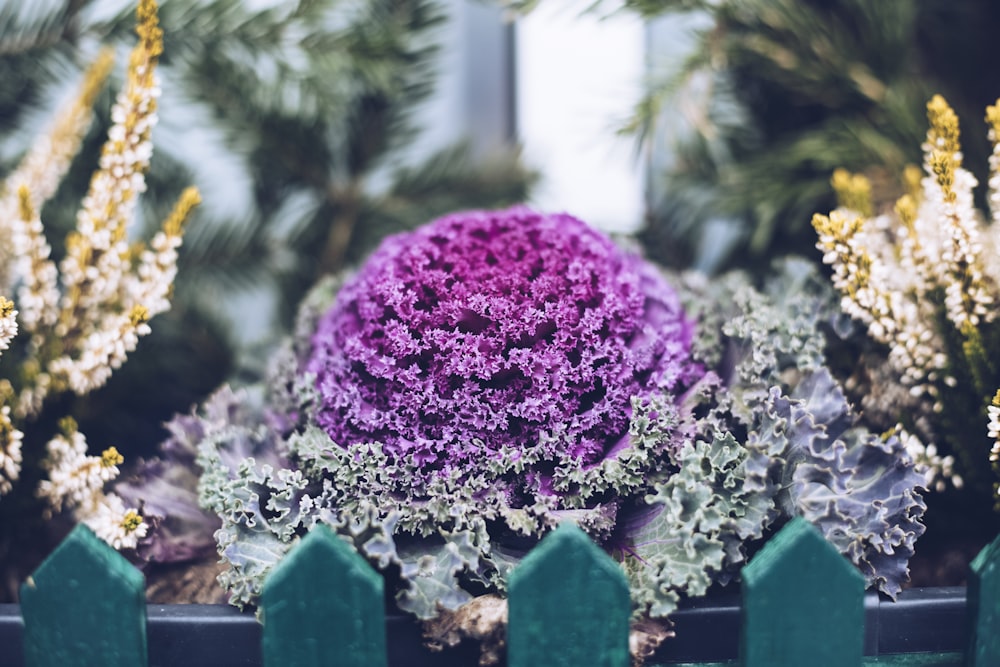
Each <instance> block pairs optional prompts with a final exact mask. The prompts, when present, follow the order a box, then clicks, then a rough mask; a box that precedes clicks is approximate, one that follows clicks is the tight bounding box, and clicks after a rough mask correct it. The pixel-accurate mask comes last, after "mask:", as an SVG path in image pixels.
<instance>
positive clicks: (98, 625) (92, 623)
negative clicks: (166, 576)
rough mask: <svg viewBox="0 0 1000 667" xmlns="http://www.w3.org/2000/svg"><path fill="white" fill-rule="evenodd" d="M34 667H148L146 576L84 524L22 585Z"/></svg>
mask: <svg viewBox="0 0 1000 667" xmlns="http://www.w3.org/2000/svg"><path fill="white" fill-rule="evenodd" d="M21 614H22V617H23V619H24V664H25V666H26V667H57V666H58V667H89V666H91V665H101V666H102V667H119V666H120V667H142V666H144V665H146V664H147V656H146V599H145V578H144V577H143V576H142V573H141V572H139V571H138V570H137V569H136V568H135V567H133V566H132V564H131V563H129V562H128V561H127V560H125V558H124V557H123V556H122V555H121V554H119V553H118V552H117V551H115V550H114V549H112V548H111V547H110V546H108V545H107V544H106V543H105V542H104V541H102V540H101V539H100V538H99V537H97V536H96V535H94V533H93V532H92V531H91V530H90V529H89V528H87V527H86V526H84V525H82V524H80V525H77V526H76V528H74V529H73V531H72V532H71V533H70V534H69V536H68V537H66V539H65V540H63V542H62V543H61V544H60V545H59V546H58V547H57V548H56V550H55V551H53V552H52V553H51V554H50V555H49V557H48V558H46V559H45V561H44V562H43V563H42V564H41V565H40V566H38V569H37V570H35V573H34V574H33V575H32V576H31V577H29V578H28V580H27V581H26V582H25V583H24V584H22V586H21Z"/></svg>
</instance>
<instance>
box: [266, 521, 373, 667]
mask: <svg viewBox="0 0 1000 667" xmlns="http://www.w3.org/2000/svg"><path fill="white" fill-rule="evenodd" d="M382 591H383V582H382V577H381V576H380V575H379V574H378V573H377V572H375V570H373V569H372V567H371V566H370V565H369V564H368V563H367V562H366V561H365V559H364V558H362V557H361V556H360V555H359V554H358V553H357V552H356V551H355V550H354V549H352V548H351V547H350V546H349V545H348V544H347V543H346V542H345V541H344V540H343V539H341V538H340V537H337V535H336V534H334V533H333V531H331V530H330V529H329V528H327V527H326V526H323V525H320V526H317V527H316V528H314V529H313V530H312V531H310V532H309V534H308V535H306V536H305V538H303V539H302V541H301V542H300V543H299V544H298V545H297V546H296V547H295V548H293V549H292V550H291V551H289V553H288V555H287V556H285V557H284V558H283V559H282V560H281V562H280V563H278V565H276V566H275V568H274V570H273V571H272V572H271V574H270V575H269V576H268V578H267V581H265V582H264V590H263V592H262V594H261V598H260V607H261V611H262V614H263V621H264V629H263V638H262V644H261V647H262V652H263V656H264V665H265V666H273V667H277V666H278V665H280V666H282V667H307V666H308V667H316V666H319V665H337V666H338V667H355V666H356V667H378V666H379V665H385V664H386V646H385V600H384V598H383V592H382Z"/></svg>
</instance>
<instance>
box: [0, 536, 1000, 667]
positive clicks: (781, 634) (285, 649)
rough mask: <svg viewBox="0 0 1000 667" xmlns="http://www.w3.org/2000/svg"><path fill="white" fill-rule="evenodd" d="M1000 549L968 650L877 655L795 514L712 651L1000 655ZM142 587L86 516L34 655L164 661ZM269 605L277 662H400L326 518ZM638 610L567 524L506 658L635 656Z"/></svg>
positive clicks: (36, 626) (892, 659)
mask: <svg viewBox="0 0 1000 667" xmlns="http://www.w3.org/2000/svg"><path fill="white" fill-rule="evenodd" d="M998 551H1000V538H998V540H997V541H996V542H994V543H993V544H992V545H990V546H989V547H987V548H986V549H984V550H983V552H982V553H981V554H980V555H979V557H978V558H976V560H975V561H974V563H973V564H972V568H971V569H972V572H971V575H970V583H969V587H968V593H967V612H968V623H969V633H968V636H969V640H968V645H967V649H966V651H965V655H964V656H963V655H962V654H961V653H957V652H952V653H942V654H926V653H924V654H917V653H914V654H898V655H890V656H881V657H874V658H865V657H864V656H863V655H862V654H863V641H864V640H863V637H864V631H865V628H864V626H865V609H864V605H865V603H864V599H865V593H864V581H863V579H862V577H861V575H860V574H859V573H858V572H857V570H855V569H854V568H853V567H852V566H851V565H850V564H849V563H848V562H847V561H846V560H845V559H844V558H843V557H841V555H840V554H839V553H837V552H836V551H835V550H834V549H833V547H832V546H830V545H829V544H828V543H827V542H826V541H825V540H824V539H823V537H822V536H821V535H820V533H819V532H818V531H817V530H816V529H815V528H814V527H813V526H812V525H810V524H809V523H807V522H806V521H804V520H801V519H796V520H794V521H792V522H790V523H789V524H788V525H787V526H785V528H784V529H783V530H782V531H781V532H779V533H778V534H777V535H776V536H775V537H774V538H772V539H771V541H770V542H769V543H768V544H767V545H766V546H765V547H764V548H763V549H762V550H761V551H760V552H759V553H758V554H757V555H756V557H755V558H754V559H753V560H752V561H751V562H750V563H749V564H748V565H747V566H746V567H745V568H744V569H743V573H742V580H743V584H742V586H743V588H742V600H743V601H742V612H741V613H742V621H741V627H742V629H741V637H740V659H739V660H738V661H735V662H730V663H713V664H716V665H721V664H725V665H736V664H740V665H745V666H746V667H764V666H766V667H791V666H795V667H798V666H800V665H820V666H824V667H835V666H838V665H845V666H846V665H850V666H852V667H854V666H858V665H876V664H877V665H911V666H916V665H950V664H954V665H961V664H964V665H975V666H977V667H984V666H987V665H991V666H993V667H996V666H997V665H1000V606H998V601H1000V576H998V569H1000V557H998ZM143 589H144V587H143V577H142V575H141V574H140V573H139V572H138V571H137V570H136V569H135V568H133V567H132V566H131V565H130V564H129V563H128V562H127V561H126V560H125V559H124V558H122V557H121V556H120V555H119V554H118V553H117V552H115V551H114V550H112V549H111V548H110V547H108V546H107V545H106V544H104V543H103V542H102V541H101V540H99V539H98V538H97V537H95V536H94V534H93V533H91V532H90V531H89V530H88V529H86V528H84V527H77V528H76V529H75V530H74V531H73V532H72V533H71V534H70V535H69V537H67V539H66V540H65V541H64V542H63V543H62V544H61V545H60V547H59V548H58V549H57V550H56V551H55V552H54V553H53V554H52V555H51V556H50V557H49V558H48V559H47V560H46V561H45V562H44V563H43V564H42V565H41V566H40V567H39V568H38V570H37V571H36V572H35V574H34V575H33V576H32V577H31V578H30V579H29V580H28V581H27V582H25V584H24V586H23V587H22V592H21V607H20V613H21V615H22V618H23V642H22V643H23V651H24V657H23V664H24V665H25V666H26V667H56V666H58V667H74V666H90V665H94V666H97V665H100V666H102V667H115V666H119V665H120V666H123V667H141V666H145V665H149V664H157V661H156V659H155V656H148V655H147V636H146V630H147V626H146V615H147V610H146V604H145V601H144V590H143ZM261 608H262V616H263V628H262V630H261V656H262V660H263V664H264V665H265V666H274V667H277V666H279V665H280V666H281V667H297V666H302V667H305V666H318V665H337V666H339V667H355V666H356V667H376V666H384V665H387V646H386V630H385V628H386V617H385V606H384V594H383V581H382V578H381V576H380V575H379V574H378V573H377V572H375V571H374V570H373V569H372V568H371V567H370V566H369V565H368V563H367V562H365V561H364V559H363V558H361V557H360V556H359V555H358V554H357V553H356V552H355V551H354V550H353V549H352V548H351V547H350V546H349V545H348V544H347V543H346V542H344V541H343V540H342V539H341V538H339V537H337V536H336V535H334V534H333V533H332V532H331V531H329V530H327V529H326V528H324V527H320V528H318V529H316V530H313V531H312V532H311V533H310V534H309V535H308V536H307V537H306V538H304V539H303V540H302V541H301V542H300V543H299V545H298V546H297V547H296V548H294V549H293V550H292V551H291V552H290V553H289V555H288V556H287V557H286V558H285V559H284V560H283V561H282V562H281V563H280V564H279V565H278V566H277V567H276V568H275V570H274V571H273V573H272V574H271V576H270V578H269V579H268V581H267V583H266V585H265V589H264V592H263V595H262V598H261ZM630 611H631V610H630V603H629V592H628V586H627V584H626V581H625V577H624V575H623V573H622V571H621V569H620V568H619V567H618V565H617V564H616V563H615V562H614V561H612V560H611V558H609V557H608V556H607V554H605V553H604V552H603V551H602V550H601V549H599V548H598V547H597V546H596V545H594V543H593V542H591V541H590V539H589V538H587V536H586V535H585V534H584V533H583V532H582V531H581V530H580V529H578V528H576V527H575V526H572V525H569V524H566V525H563V526H561V527H559V528H558V529H557V530H555V531H553V532H552V533H551V534H550V535H549V536H548V537H546V538H545V539H544V540H543V541H542V542H541V543H540V544H539V545H538V546H537V547H536V548H535V549H534V550H533V551H532V552H531V553H529V554H528V556H527V557H526V558H525V559H524V561H523V562H522V564H521V565H520V566H519V567H518V568H517V569H516V570H515V571H514V572H513V573H512V575H511V580H510V591H509V625H508V634H507V647H508V648H507V650H508V658H507V665H508V666H509V667H529V666H531V667H536V666H541V665H544V666H546V667H549V666H561V665H565V666H567V667H568V666H570V665H572V666H573V667H579V666H582V665H587V666H591V667H628V666H629V664H630V658H629V652H628V632H629V616H630ZM668 641H669V640H668ZM4 650H5V647H4V646H2V645H0V664H8V661H10V660H11V659H10V657H9V656H8V659H7V660H5V657H4ZM15 664H19V663H17V662H15ZM220 664H221V663H220ZM448 664H453V663H448ZM701 664H703V665H707V664H708V663H701Z"/></svg>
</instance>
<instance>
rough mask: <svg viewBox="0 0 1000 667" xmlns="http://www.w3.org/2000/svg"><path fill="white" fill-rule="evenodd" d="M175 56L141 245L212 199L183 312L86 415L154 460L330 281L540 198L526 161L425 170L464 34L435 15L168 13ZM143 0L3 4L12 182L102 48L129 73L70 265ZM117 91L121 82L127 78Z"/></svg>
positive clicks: (171, 0)
mask: <svg viewBox="0 0 1000 667" xmlns="http://www.w3.org/2000/svg"><path fill="white" fill-rule="evenodd" d="M160 5H161V7H160V17H161V25H162V27H163V28H164V32H165V52H164V56H163V59H162V61H161V67H160V72H161V79H162V88H163V96H162V98H161V99H160V104H159V118H160V122H159V125H158V126H157V127H156V128H155V129H154V132H153V143H154V155H153V160H152V167H151V171H150V173H149V175H148V179H147V180H148V185H149V189H148V192H147V193H146V194H145V195H144V197H143V202H142V211H141V216H140V217H141V220H140V221H139V223H138V225H137V228H136V230H135V232H136V234H137V235H140V236H141V235H144V234H145V233H146V232H145V230H147V229H149V228H151V227H152V226H155V225H157V224H159V222H160V221H161V220H162V219H163V218H164V217H165V215H166V213H167V211H168V210H169V207H170V206H171V205H172V203H173V201H174V200H175V199H176V197H177V195H178V194H179V193H180V191H181V189H182V188H183V187H185V186H186V185H188V184H191V183H193V184H195V185H196V186H198V188H199V189H200V190H201V193H202V196H203V199H204V203H203V204H202V205H201V206H200V207H199V209H198V210H197V212H196V215H195V218H194V220H193V221H192V222H191V224H190V225H189V227H188V230H187V232H186V234H185V239H184V246H183V247H182V248H181V258H180V270H179V275H178V279H177V281H176V286H175V287H176V291H175V297H174V306H173V309H172V310H171V311H170V312H168V313H166V314H164V315H161V316H159V317H157V318H156V319H155V320H154V321H153V322H152V323H151V325H152V328H153V333H152V334H151V335H150V336H148V337H146V338H145V339H143V341H142V342H141V343H140V345H139V348H138V349H137V350H136V352H135V353H134V354H133V355H132V356H131V357H130V359H129V361H128V362H127V363H126V364H125V365H124V366H123V367H122V368H121V369H120V370H119V371H117V372H116V374H115V375H114V376H113V377H112V379H111V381H110V382H109V384H108V385H107V386H106V387H105V388H103V389H102V390H100V391H98V392H95V393H94V394H92V395H89V396H86V397H83V398H80V399H75V405H73V406H72V407H71V411H72V412H73V413H74V415H75V416H76V418H77V420H78V422H79V423H80V427H81V430H83V431H84V432H86V433H87V435H88V439H89V440H90V441H91V442H92V443H94V445H93V446H94V447H105V446H107V445H110V444H114V445H116V446H117V447H118V448H119V449H121V451H122V452H123V453H125V455H126V456H127V457H131V456H132V455H134V454H136V453H138V454H148V453H152V451H153V449H154V447H155V445H156V444H158V442H159V441H160V440H161V439H162V437H163V431H162V429H161V427H160V424H161V423H162V422H163V421H165V420H166V419H169V418H170V417H171V416H172V415H173V414H174V413H176V412H186V411H188V410H189V409H190V407H191V406H192V405H193V404H194V403H196V402H198V401H199V400H200V399H202V398H203V397H204V396H205V395H206V394H207V393H208V392H210V391H211V390H213V389H214V388H215V387H217V386H218V385H219V384H220V383H222V382H223V381H224V380H236V381H237V382H238V381H239V380H240V379H241V378H242V379H249V378H251V377H253V376H255V375H256V374H257V373H259V372H260V371H261V370H262V368H261V367H262V364H263V363H264V361H265V359H266V357H267V353H266V351H267V350H268V349H269V347H270V346H271V345H272V344H273V343H274V341H275V340H276V338H277V337H279V336H280V335H281V333H282V332H283V331H284V330H285V329H286V327H287V326H288V324H289V323H290V319H291V316H292V313H293V311H294V308H295V306H296V305H297V303H298V301H299V299H300V297H301V296H302V294H303V293H304V291H305V290H306V289H308V288H309V287H310V286H311V285H312V284H313V283H314V282H315V281H316V279H317V277H318V276H320V275H322V274H325V273H330V272H335V271H338V270H341V269H343V268H345V267H347V266H350V265H351V264H352V263H354V262H356V261H357V260H359V259H360V258H361V257H362V256H363V255H364V254H365V253H366V252H367V251H368V250H369V249H371V248H372V246H373V245H374V244H376V243H377V242H378V240H379V239H380V238H381V237H383V236H384V235H385V234H387V233H391V232H394V231H399V230H402V229H405V228H409V227H412V226H415V225H417V224H420V223H422V222H425V221H426V220H428V219H430V218H431V217H433V216H435V215H438V214H442V213H444V212H447V211H451V210H454V209H461V208H470V207H494V206H501V205H506V204H509V203H513V202H516V201H521V200H523V199H525V197H526V196H527V191H528V188H529V186H530V184H531V183H532V181H533V180H534V175H533V174H532V173H531V172H530V171H529V170H528V169H526V168H525V167H524V166H523V165H522V163H521V160H520V158H519V155H518V153H517V151H516V149H514V148H511V149H510V150H509V151H506V152H500V153H496V154H491V155H481V154H480V153H481V151H480V152H477V151H473V150H472V149H471V148H470V144H469V143H464V142H462V138H461V137H456V143H455V145H454V146H452V147H450V148H447V149H445V150H442V151H441V152H439V153H437V154H435V155H432V156H430V157H429V158H426V159H424V160H423V161H422V162H420V163H418V164H413V159H412V156H411V157H410V158H409V161H407V159H404V158H405V157H406V155H407V148H408V146H410V145H411V144H412V142H413V141H414V139H415V138H416V137H417V136H418V134H419V131H420V128H418V127H416V126H415V124H414V122H413V115H414V110H415V109H417V108H418V107H419V105H420V104H421V103H422V102H424V100H425V99H426V98H427V97H428V95H429V94H431V92H432V90H433V86H434V83H435V78H436V75H437V71H436V56H437V54H438V36H439V34H440V32H439V31H440V30H441V28H442V26H443V25H444V23H445V22H446V21H447V20H448V16H447V15H446V14H445V9H444V8H443V6H442V3H438V2H434V1H431V0H161V2H160ZM134 11H135V8H134V3H133V2H131V0H32V1H31V2H23V1H22V0H0V173H4V172H6V171H9V170H10V169H12V168H13V166H14V165H16V163H17V160H18V159H19V158H20V156H21V155H22V154H23V152H24V150H25V149H26V148H27V147H28V146H29V145H30V142H31V141H32V140H33V139H34V138H35V137H36V136H38V135H39V134H40V133H41V132H43V131H44V130H45V128H46V127H47V125H48V123H49V122H51V119H52V118H53V115H54V112H55V110H56V109H57V107H58V104H59V102H60V101H61V100H63V99H65V98H66V97H67V96H68V95H69V94H70V93H71V91H72V90H73V89H74V87H75V86H76V85H77V83H78V81H79V78H80V74H81V72H82V71H83V69H84V68H86V66H87V65H88V64H89V63H90V62H91V61H92V60H93V58H94V57H95V55H96V54H97V52H98V49H99V48H100V46H101V45H112V46H116V48H117V52H118V56H119V57H118V63H117V68H116V74H115V75H113V78H112V79H113V80H112V83H111V85H110V86H109V89H108V90H105V91H104V93H103V96H102V97H101V98H100V99H99V100H98V103H97V105H96V110H97V111H96V113H97V115H98V122H97V123H96V124H95V128H94V129H93V131H92V132H91V134H90V135H89V137H88V140H87V145H86V147H85V149H84V151H83V153H82V154H81V155H80V156H79V157H78V158H77V159H76V162H75V164H74V169H73V171H72V172H71V173H70V175H69V177H68V178H67V179H66V181H65V182H64V183H63V185H62V187H61V189H60V191H59V193H58V195H57V197H56V198H55V199H54V200H53V202H51V203H50V204H49V205H48V206H47V207H46V208H45V209H44V210H43V211H42V220H43V222H44V224H45V225H46V233H47V235H48V237H49V240H50V242H51V243H52V245H53V248H54V253H55V254H56V255H57V256H59V255H61V252H62V240H63V238H64V237H65V233H66V232H67V231H68V230H69V229H71V228H72V227H73V226H74V216H75V212H76V210H77V209H78V207H79V203H80V199H81V197H82V196H83V194H84V192H85V191H86V186H87V182H88V179H89V177H90V173H91V172H92V170H93V169H94V167H95V166H96V164H97V154H98V151H99V147H100V143H101V141H102V140H103V137H104V136H105V133H106V131H107V127H108V109H109V108H110V105H111V102H112V97H113V94H114V92H115V91H117V90H118V89H120V86H121V76H122V74H123V72H124V66H125V62H126V57H127V56H126V54H127V49H128V48H129V47H130V45H131V44H132V42H133V41H134V37H133V34H132V31H133V27H134ZM116 77H117V78H116Z"/></svg>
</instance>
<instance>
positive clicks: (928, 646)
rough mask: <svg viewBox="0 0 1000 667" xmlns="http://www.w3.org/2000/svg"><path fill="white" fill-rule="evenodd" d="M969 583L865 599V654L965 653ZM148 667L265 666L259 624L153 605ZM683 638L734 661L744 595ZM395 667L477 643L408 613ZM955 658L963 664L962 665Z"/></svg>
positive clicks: (688, 654)
mask: <svg viewBox="0 0 1000 667" xmlns="http://www.w3.org/2000/svg"><path fill="white" fill-rule="evenodd" d="M965 607H966V605H965V588H964V587H950V588H916V589H910V590H907V591H904V592H903V593H902V595H900V597H899V600H897V601H896V602H892V601H889V600H885V599H880V598H879V596H878V595H876V594H875V593H868V594H867V595H866V597H865V640H864V647H865V655H868V656H880V655H888V654H899V653H944V652H948V653H960V652H961V651H962V650H964V648H965V644H966V641H967V626H968V620H967V618H966V608H965ZM147 619H148V620H147V627H148V635H147V636H148V645H149V665H150V667H220V666H227V667H228V666H230V665H231V666H233V667H236V666H241V665H246V666H251V665H260V664H261V654H260V639H261V628H260V625H259V624H258V623H257V620H256V619H255V617H254V616H253V614H249V613H241V612H239V611H237V610H236V609H235V608H233V607H229V606H225V605H195V604H192V605H149V606H148V608H147ZM673 619H674V622H675V624H676V628H675V629H676V632H677V636H676V637H674V638H673V639H669V640H667V641H666V642H664V644H663V646H662V647H661V648H660V650H659V651H658V652H657V653H656V655H655V656H654V658H653V659H652V660H651V661H650V664H670V663H678V662H680V663H691V662H718V661H725V660H735V659H736V658H737V657H738V653H739V633H740V606H739V596H738V595H715V596H710V597H708V598H705V599H701V600H696V601H693V602H689V603H687V604H685V605H684V606H683V607H682V608H681V609H680V610H679V611H678V612H677V613H676V614H675V615H674V616H673ZM386 634H387V639H388V642H387V644H388V650H389V665H390V666H391V667H444V666H449V667H451V666H455V665H470V666H472V665H476V664H477V659H478V647H477V646H475V645H474V644H472V643H467V644H463V645H461V646H459V647H457V648H455V649H449V650H446V651H445V652H443V653H433V652H431V651H429V650H427V649H425V648H424V647H423V646H422V645H421V628H420V625H419V624H418V623H417V622H416V621H414V620H413V619H412V618H411V617H409V616H400V615H393V616H390V617H389V618H388V619H387V621H386ZM21 635H22V623H21V613H20V607H19V606H18V605H14V604H0V664H2V665H4V667H23V664H24V663H23V658H22V637H21ZM956 664H957V663H956Z"/></svg>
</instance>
